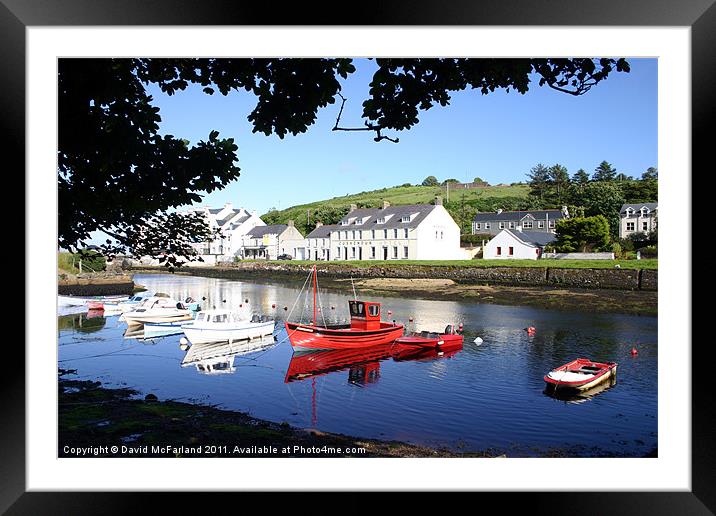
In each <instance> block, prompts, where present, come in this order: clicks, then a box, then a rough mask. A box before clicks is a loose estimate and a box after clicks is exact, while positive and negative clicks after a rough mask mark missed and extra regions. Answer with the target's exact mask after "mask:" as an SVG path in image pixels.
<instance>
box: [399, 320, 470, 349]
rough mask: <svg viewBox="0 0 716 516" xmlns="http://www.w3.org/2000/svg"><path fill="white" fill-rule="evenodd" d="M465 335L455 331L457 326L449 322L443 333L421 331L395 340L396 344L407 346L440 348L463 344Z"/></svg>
mask: <svg viewBox="0 0 716 516" xmlns="http://www.w3.org/2000/svg"><path fill="white" fill-rule="evenodd" d="M462 341H463V337H462V335H460V334H459V333H456V332H455V327H454V326H453V325H452V324H449V325H448V326H447V327H446V328H445V331H443V332H442V333H438V332H430V331H420V332H413V333H411V334H409V335H404V336H402V337H400V338H398V339H396V340H395V344H396V345H400V346H406V347H421V348H440V347H447V346H452V345H457V344H459V345H462Z"/></svg>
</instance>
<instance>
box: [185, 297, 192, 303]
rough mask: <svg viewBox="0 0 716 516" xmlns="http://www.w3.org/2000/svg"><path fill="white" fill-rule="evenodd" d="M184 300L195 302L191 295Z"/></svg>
mask: <svg viewBox="0 0 716 516" xmlns="http://www.w3.org/2000/svg"><path fill="white" fill-rule="evenodd" d="M184 302H185V303H193V302H194V299H193V298H192V297H191V296H189V297H187V298H186V299H185V300H184Z"/></svg>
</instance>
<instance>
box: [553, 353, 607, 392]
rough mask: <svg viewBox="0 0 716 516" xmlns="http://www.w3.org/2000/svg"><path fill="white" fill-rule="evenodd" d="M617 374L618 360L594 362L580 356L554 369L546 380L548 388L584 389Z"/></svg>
mask: <svg viewBox="0 0 716 516" xmlns="http://www.w3.org/2000/svg"><path fill="white" fill-rule="evenodd" d="M616 374H617V364H616V362H593V361H592V360H589V359H588V358H578V359H576V360H572V361H571V362H568V363H567V364H564V365H562V366H559V367H557V368H556V369H552V370H551V371H550V372H549V373H547V375H546V376H545V377H544V381H545V383H546V384H547V389H548V390H573V391H584V390H587V389H591V388H592V387H595V386H597V385H599V384H601V383H602V382H606V381H607V380H609V379H610V378H611V379H614V378H615V377H616Z"/></svg>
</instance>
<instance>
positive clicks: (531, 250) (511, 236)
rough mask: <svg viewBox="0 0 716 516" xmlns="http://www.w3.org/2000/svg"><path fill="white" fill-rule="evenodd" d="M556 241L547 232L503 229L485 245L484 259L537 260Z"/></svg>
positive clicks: (552, 235) (551, 234) (553, 236)
mask: <svg viewBox="0 0 716 516" xmlns="http://www.w3.org/2000/svg"><path fill="white" fill-rule="evenodd" d="M554 240H556V236H555V235H554V234H553V233H549V232H546V231H517V230H513V229H503V230H502V231H500V232H499V233H498V234H497V235H495V236H494V237H493V238H492V239H491V240H490V241H489V242H488V243H487V244H486V245H485V247H484V249H483V252H482V257H483V258H485V259H490V260H495V259H505V260H509V259H513V260H536V259H538V258H539V257H540V256H541V255H542V251H543V249H544V246H545V245H547V244H549V243H551V242H553V241H554Z"/></svg>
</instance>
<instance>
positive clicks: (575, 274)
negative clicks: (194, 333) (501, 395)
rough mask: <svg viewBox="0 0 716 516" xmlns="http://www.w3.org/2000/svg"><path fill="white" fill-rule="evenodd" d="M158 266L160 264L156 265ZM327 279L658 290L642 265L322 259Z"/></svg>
mask: <svg viewBox="0 0 716 516" xmlns="http://www.w3.org/2000/svg"><path fill="white" fill-rule="evenodd" d="M311 267H312V266H311V265H299V264H291V263H280V264H279V263H261V262H245V263H237V264H232V265H231V266H218V267H197V268H195V267H182V269H181V272H186V273H189V274H195V275H197V276H208V277H215V278H229V279H247V278H251V277H254V278H257V277H261V278H271V277H274V276H284V277H293V278H300V277H305V275H307V274H308V273H309V271H310V270H311ZM155 270H156V269H155ZM317 270H318V274H319V276H321V277H324V278H340V279H348V278H354V279H359V278H361V279H363V278H407V279H412V278H430V279H451V280H453V281H456V282H458V283H477V284H500V285H518V286H524V285H528V286H529V285H533V286H563V287H570V288H596V289H617V290H657V278H658V275H657V271H655V270H638V269H616V268H613V269H612V268H609V269H598V268H596V269H586V268H583V269H563V268H553V267H451V266H427V265H400V266H390V265H385V266H382V265H381V266H372V267H355V266H350V265H342V264H336V263H331V264H317Z"/></svg>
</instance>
